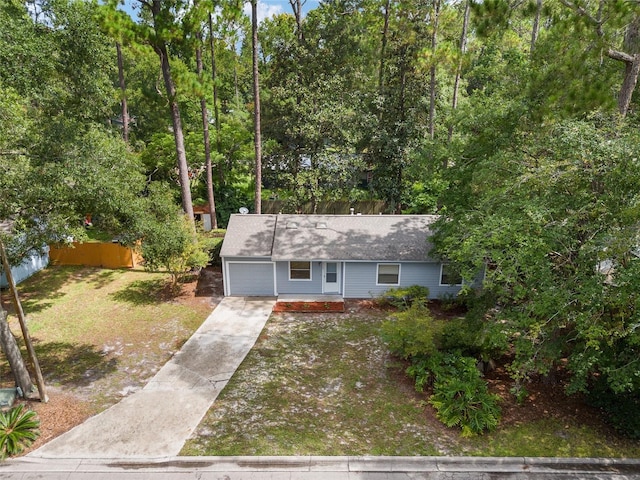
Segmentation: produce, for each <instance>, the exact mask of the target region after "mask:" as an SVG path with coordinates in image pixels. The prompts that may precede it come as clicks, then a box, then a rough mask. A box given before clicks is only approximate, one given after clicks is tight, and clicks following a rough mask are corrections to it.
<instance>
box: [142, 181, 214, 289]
mask: <svg viewBox="0 0 640 480" xmlns="http://www.w3.org/2000/svg"><path fill="white" fill-rule="evenodd" d="M145 200H146V202H145V218H144V220H143V221H142V225H141V236H142V240H141V245H140V251H141V253H142V257H143V258H144V266H145V269H146V270H149V271H158V270H161V269H164V270H166V271H167V272H169V273H170V274H171V278H172V285H173V287H174V288H175V287H177V284H178V283H179V282H180V281H181V280H182V279H183V278H184V277H185V276H186V275H187V274H189V272H191V271H192V270H193V269H198V268H201V267H204V266H206V265H207V263H208V262H209V255H208V253H207V252H208V251H209V250H211V249H212V248H214V239H211V238H207V237H205V236H204V235H203V234H197V233H196V232H194V231H193V229H192V227H191V222H189V220H188V219H187V218H186V217H185V216H184V215H182V214H181V213H180V210H179V208H178V207H177V206H176V205H175V204H174V203H173V198H172V196H171V193H170V192H169V191H168V190H166V189H163V187H162V186H161V185H154V184H152V185H150V195H149V197H148V198H147V199H145Z"/></svg>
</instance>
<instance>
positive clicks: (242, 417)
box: [183, 301, 640, 457]
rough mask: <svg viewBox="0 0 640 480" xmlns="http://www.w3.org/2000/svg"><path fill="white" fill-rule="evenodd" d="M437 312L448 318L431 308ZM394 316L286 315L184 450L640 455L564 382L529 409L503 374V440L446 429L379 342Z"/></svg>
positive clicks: (534, 394) (363, 305)
mask: <svg viewBox="0 0 640 480" xmlns="http://www.w3.org/2000/svg"><path fill="white" fill-rule="evenodd" d="M434 313H435V314H436V315H449V314H451V312H449V313H444V312H442V311H438V309H437V308H436V309H435V310H434ZM388 314H389V312H385V311H381V310H380V309H378V308H375V306H374V303H373V302H371V301H360V302H357V301H348V302H347V309H346V312H345V313H312V314H308V313H305V314H301V313H277V314H274V315H272V316H271V319H270V320H269V322H268V323H267V325H266V327H265V329H264V331H263V333H262V335H261V337H260V338H259V340H258V342H257V344H256V346H255V347H254V349H253V350H252V351H251V352H250V354H249V356H248V357H247V359H245V361H244V363H243V364H242V366H241V367H240V369H239V370H238V371H237V373H236V375H235V376H234V377H233V378H232V380H231V382H230V383H229V384H228V386H227V388H226V389H225V390H224V391H223V392H222V394H221V395H220V397H218V399H217V400H216V403H215V404H214V405H213V406H212V408H211V409H210V411H209V412H208V414H207V415H206V416H205V418H204V420H203V422H202V423H201V425H200V427H199V428H198V430H197V431H196V432H195V434H194V435H193V437H192V439H191V440H189V441H188V442H187V444H186V445H185V448H184V449H183V454H186V455H241V454H244V455H458V454H468V455H506V456H512V455H537V456H554V455H560V456H612V457H615V456H625V455H626V456H638V455H639V454H640V445H639V444H638V443H637V442H635V443H634V442H629V441H626V440H624V439H621V438H620V437H618V436H617V435H616V434H615V432H613V431H612V430H610V429H609V428H607V427H606V425H605V424H604V423H603V422H602V420H601V418H600V416H599V414H598V412H597V411H595V410H593V409H590V408H589V407H587V406H585V405H584V404H583V403H582V401H581V399H580V398H578V397H576V398H571V399H566V398H565V397H564V394H563V393H562V385H561V384H558V383H556V384H549V383H545V382H543V381H535V382H533V383H531V384H530V385H528V388H529V391H530V392H531V395H530V397H529V398H528V399H527V400H526V401H525V402H524V403H522V404H518V403H516V402H515V401H514V399H513V396H512V395H511V394H510V393H509V387H510V379H509V377H508V375H506V373H505V371H504V368H502V367H499V368H497V369H496V370H495V371H494V372H492V373H491V374H490V375H488V377H487V380H488V382H489V384H490V388H491V390H492V391H494V392H496V393H499V394H500V395H501V396H502V398H503V402H502V409H503V422H502V424H501V427H500V428H499V430H498V431H497V432H494V433H492V434H489V435H484V436H480V437H476V438H472V439H467V438H462V437H461V436H460V434H459V431H458V430H456V429H449V428H446V427H444V426H443V425H442V424H441V423H440V422H439V421H438V420H437V419H436V416H435V412H434V410H433V408H432V407H431V406H430V404H429V403H428V392H426V393H419V392H416V391H415V389H414V388H413V384H412V382H411V381H410V380H409V379H408V378H407V377H406V376H405V374H404V370H405V368H406V363H404V362H403V361H401V360H399V359H397V358H394V357H392V356H391V355H390V354H389V353H388V351H387V349H386V347H385V345H384V344H383V343H382V341H381V340H380V337H379V333H378V332H379V326H380V323H381V322H382V321H383V319H384V318H386V316H387V315H388Z"/></svg>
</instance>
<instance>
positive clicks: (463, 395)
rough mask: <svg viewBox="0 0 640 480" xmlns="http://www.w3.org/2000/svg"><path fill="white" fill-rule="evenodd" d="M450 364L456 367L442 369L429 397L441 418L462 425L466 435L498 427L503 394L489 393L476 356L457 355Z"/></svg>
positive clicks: (455, 424)
mask: <svg viewBox="0 0 640 480" xmlns="http://www.w3.org/2000/svg"><path fill="white" fill-rule="evenodd" d="M454 358H455V357H454ZM449 367H453V368H445V369H443V371H442V372H438V374H437V376H436V381H435V383H434V388H433V395H432V396H431V399H430V400H429V402H430V403H431V405H433V406H434V407H435V409H436V412H437V413H436V416H437V417H438V419H439V420H440V421H441V422H442V423H444V424H445V425H446V426H448V427H459V428H460V429H462V435H463V436H473V435H477V434H480V433H482V432H483V431H492V430H495V428H496V427H497V426H498V422H499V420H500V407H499V405H498V402H499V397H498V396H497V395H494V394H491V393H489V389H488V388H487V384H486V382H484V381H483V380H482V378H481V377H480V372H479V371H478V370H477V368H476V366H475V359H473V358H471V357H457V358H455V360H454V361H453V362H452V363H451V364H450V365H449Z"/></svg>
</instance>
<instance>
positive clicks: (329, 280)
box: [322, 262, 340, 293]
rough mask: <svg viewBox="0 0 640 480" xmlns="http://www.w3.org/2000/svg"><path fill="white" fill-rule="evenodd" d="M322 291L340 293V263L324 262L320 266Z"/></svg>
mask: <svg viewBox="0 0 640 480" xmlns="http://www.w3.org/2000/svg"><path fill="white" fill-rule="evenodd" d="M322 273H323V283H322V291H323V293H340V263H338V262H324V264H323V266H322Z"/></svg>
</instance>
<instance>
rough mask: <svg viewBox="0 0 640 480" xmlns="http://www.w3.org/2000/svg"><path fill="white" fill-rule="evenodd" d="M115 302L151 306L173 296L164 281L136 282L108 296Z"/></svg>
mask: <svg viewBox="0 0 640 480" xmlns="http://www.w3.org/2000/svg"><path fill="white" fill-rule="evenodd" d="M110 296H111V297H112V298H113V299H114V300H115V301H117V302H126V303H131V304H133V305H153V304H155V303H160V302H163V301H165V300H167V299H169V298H171V297H173V296H174V295H173V294H172V293H171V286H170V284H169V283H168V282H167V281H166V280H164V279H155V280H137V281H135V282H132V283H131V284H129V285H127V286H126V287H125V288H123V289H122V290H120V291H118V292H115V293H112V294H111V295H110Z"/></svg>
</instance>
